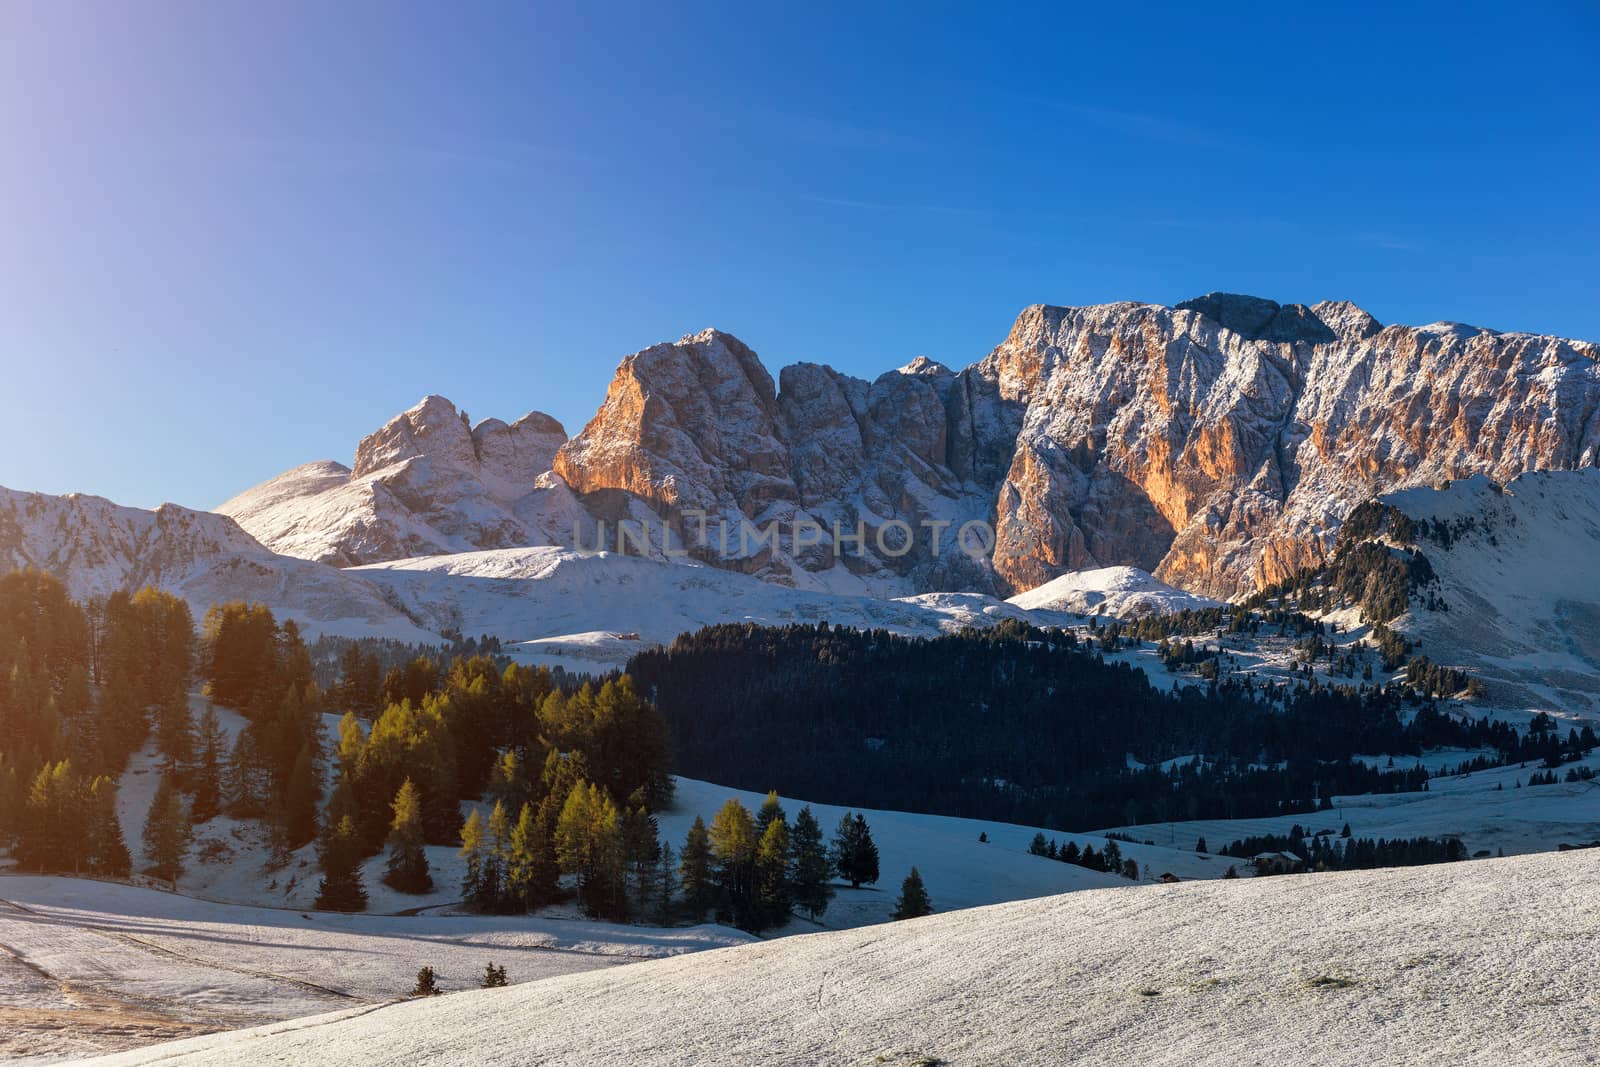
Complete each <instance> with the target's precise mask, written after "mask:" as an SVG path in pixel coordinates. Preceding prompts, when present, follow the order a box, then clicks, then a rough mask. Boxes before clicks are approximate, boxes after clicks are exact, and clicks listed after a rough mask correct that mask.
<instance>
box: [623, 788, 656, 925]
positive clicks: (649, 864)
mask: <svg viewBox="0 0 1600 1067" xmlns="http://www.w3.org/2000/svg"><path fill="white" fill-rule="evenodd" d="M622 852H623V859H624V861H625V862H626V864H627V869H628V897H629V899H630V901H631V904H630V910H631V911H632V912H633V913H634V914H637V915H640V916H643V915H644V914H646V913H647V912H648V911H649V910H650V896H651V891H652V889H653V888H654V883H655V875H656V863H657V861H658V860H659V859H660V858H661V840H660V837H659V835H658V832H657V828H656V820H655V817H654V816H653V815H651V814H650V813H649V812H647V811H646V810H645V809H644V808H643V807H637V808H633V809H630V810H629V811H627V812H625V813H624V814H623V816H622Z"/></svg>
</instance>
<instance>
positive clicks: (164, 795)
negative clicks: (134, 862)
mask: <svg viewBox="0 0 1600 1067" xmlns="http://www.w3.org/2000/svg"><path fill="white" fill-rule="evenodd" d="M189 842H190V824H189V813H188V812H187V811H185V810H184V805H183V797H182V796H180V795H179V793H178V788H177V785H176V784H175V783H174V782H173V780H172V778H171V777H169V776H167V775H162V777H161V784H160V785H159V786H158V787H157V788H156V798H155V801H154V803H152V804H151V805H150V812H149V814H148V815H147V816H146V818H145V824H144V855H145V859H146V860H148V861H149V864H150V866H149V868H148V869H149V872H150V873H151V874H153V875H155V876H156V877H157V878H165V879H167V880H168V881H169V882H171V883H172V888H173V889H177V888H178V876H179V875H181V874H182V873H183V861H184V857H185V856H186V855H187V854H188V851H189Z"/></svg>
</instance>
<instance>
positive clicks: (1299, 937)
mask: <svg viewBox="0 0 1600 1067" xmlns="http://www.w3.org/2000/svg"><path fill="white" fill-rule="evenodd" d="M1597 886H1600V851H1596V850H1591V851H1584V852H1569V853H1558V854H1551V853H1547V854H1543V855H1538V856H1522V857H1517V858H1514V859H1505V860H1479V861H1475V862H1468V863H1456V864H1441V865H1438V866H1432V867H1421V868H1407V869H1399V870H1386V871H1364V872H1351V873H1342V874H1325V875H1315V876H1306V877H1293V876H1290V877H1280V878H1263V879H1242V880H1237V881H1225V882H1191V883H1184V884H1181V885H1154V886H1142V887H1133V888H1126V889H1106V890H1097V891H1090V892H1082V893H1070V894H1066V895H1063V896H1055V897H1049V898H1045V899H1041V900H1031V901H1023V902H1018V903H1013V904H1004V905H998V906H994V907H989V908H980V909H972V910H967V911H959V912H952V913H948V914H943V915H934V916H931V917H929V918H926V919H918V920H914V921H911V922H907V923H896V924H893V925H890V926H875V927H868V928H863V929H857V930H847V931H838V932H829V933H820V934H815V935H811V936H807V937H803V938H784V939H781V940H779V941H775V942H763V943H760V944H754V945H747V946H743V947H736V948H730V949H727V950H724V951H720V952H711V953H699V954H695V955H690V956H682V957H676V958H673V959H667V960H659V961H654V962H649V963H642V964H639V965H637V966H630V967H624V968H612V969H607V970H604V971H600V972H596V973H589V974H577V975H567V976H563V977H557V978H551V979H547V980H544V981H539V982H534V983H530V984H527V985H522V986H516V987H513V988H511V989H505V990H487V991H480V992H469V993H461V994H455V995H451V996H445V997H438V998H433V999H429V1000H421V1001H412V1002H408V1003H405V1004H400V1005H395V1006H393V1007H388V1008H383V1009H379V1010H375V1011H374V1010H371V1009H356V1010H345V1011H343V1012H340V1013H336V1014H331V1015H325V1016H321V1017H316V1018H311V1019H305V1020H300V1021H296V1022H290V1023H282V1024H277V1025H275V1026H269V1027H264V1028H261V1029H257V1030H250V1031H245V1032H243V1033H234V1034H223V1035H214V1036H209V1037H202V1038H198V1039H194V1040H188V1041H182V1042H178V1043H175V1044H172V1045H167V1046H162V1047H159V1048H153V1049H148V1050H144V1051H136V1052H132V1053H129V1054H126V1055H122V1056H118V1057H115V1058H113V1059H111V1060H109V1061H107V1062H108V1063H111V1064H121V1065H133V1064H150V1063H158V1062H159V1063H161V1064H164V1065H190V1064H193V1065H205V1064H226V1065H228V1067H232V1065H233V1064H236V1063H239V1062H248V1063H251V1064H284V1065H290V1064H292V1065H294V1067H308V1065H314V1064H343V1063H352V1062H360V1063H363V1064H367V1065H371V1067H378V1065H401V1064H414V1063H427V1064H432V1065H436V1067H454V1065H460V1067H487V1065H513V1064H515V1065H522V1064H534V1063H537V1064H551V1065H560V1064H593V1063H638V1064H642V1063H648V1064H652V1065H672V1064H682V1065H696V1067H700V1065H706V1064H752V1063H760V1064H768V1065H782V1064H795V1065H800V1064H805V1065H812V1064H821V1063H826V1064H895V1065H901V1067H909V1065H911V1064H935V1063H940V1064H952V1065H965V1064H995V1063H1005V1064H1041V1065H1042V1064H1060V1063H1074V1064H1127V1063H1137V1064H1173V1065H1179V1064H1181V1065H1184V1067H1190V1065H1201V1064H1216V1065H1219V1067H1236V1065H1238V1064H1240V1063H1261V1064H1278V1063H1294V1064H1329V1065H1332V1064H1339V1065H1345V1064H1348V1065H1352V1067H1355V1065H1362V1067H1365V1065H1368V1064H1377V1063H1381V1064H1418V1065H1421V1064H1428V1065H1433V1064H1443V1063H1449V1064H1476V1065H1483V1067H1490V1065H1493V1067H1499V1065H1502V1064H1512V1063H1515V1064H1580V1063H1593V1062H1595V1059H1596V1056H1597V1053H1596V1048H1597V1047H1600V996H1597V994H1596V990H1595V986H1594V983H1593V981H1592V974H1593V964H1594V960H1595V957H1596V952H1597V951H1600V932H1597V931H1600V889H1597V888H1596V887H1597Z"/></svg>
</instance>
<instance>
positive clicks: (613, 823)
mask: <svg viewBox="0 0 1600 1067" xmlns="http://www.w3.org/2000/svg"><path fill="white" fill-rule="evenodd" d="M555 845H556V858H557V859H558V860H559V861H560V863H561V869H562V870H563V871H566V872H567V873H569V874H575V875H577V877H578V900H579V902H580V903H581V904H582V905H583V908H584V911H585V912H587V913H588V914H589V915H590V916H591V917H592V918H618V917H621V915H622V912H623V908H624V899H623V898H624V883H625V878H626V876H625V867H624V860H623V849H622V829H621V820H620V819H619V818H618V815H617V807H616V805H615V804H614V803H612V801H611V797H610V796H608V795H607V794H606V791H605V790H604V789H601V788H600V787H599V786H597V785H595V784H593V783H592V782H584V783H579V784H578V785H577V786H575V787H573V790H572V792H571V793H569V794H568V796H567V802H566V804H564V805H563V806H562V808H561V817H560V818H559V819H558V820H557V822H556V836H555Z"/></svg>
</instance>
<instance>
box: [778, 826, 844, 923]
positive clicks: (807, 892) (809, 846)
mask: <svg viewBox="0 0 1600 1067" xmlns="http://www.w3.org/2000/svg"><path fill="white" fill-rule="evenodd" d="M789 849H790V862H791V868H790V875H789V880H790V883H791V885H792V887H793V893H794V903H795V905H796V906H797V907H799V908H800V909H801V910H803V911H804V912H805V913H806V914H807V915H809V916H811V919H812V921H813V922H814V921H816V920H817V919H820V918H821V917H822V915H823V913H824V912H826V911H827V910H828V901H830V900H832V899H833V886H831V885H829V884H828V882H829V879H831V878H832V877H833V863H832V862H831V861H830V860H829V859H828V849H827V846H826V845H824V844H823V840H822V826H821V824H820V823H818V822H817V817H816V815H814V814H813V813H812V811H811V808H810V806H809V805H808V806H806V807H804V808H801V809H800V812H799V814H797V815H796V816H795V817H794V831H793V832H792V833H791V834H790V835H789Z"/></svg>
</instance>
